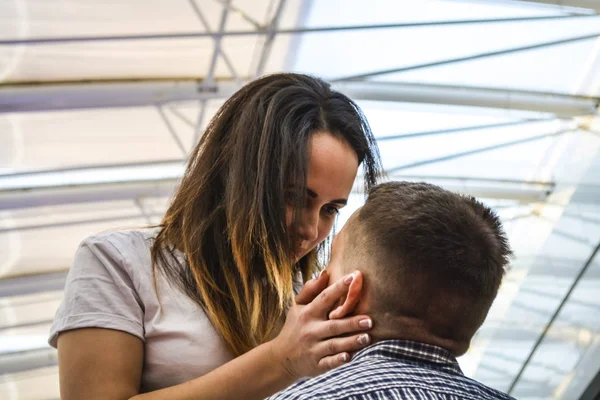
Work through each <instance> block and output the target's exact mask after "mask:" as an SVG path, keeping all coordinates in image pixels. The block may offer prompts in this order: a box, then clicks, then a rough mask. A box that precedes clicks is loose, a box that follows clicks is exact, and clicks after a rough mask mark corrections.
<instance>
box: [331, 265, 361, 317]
mask: <svg viewBox="0 0 600 400" xmlns="http://www.w3.org/2000/svg"><path fill="white" fill-rule="evenodd" d="M362 285H363V277H362V274H360V273H357V274H355V275H354V279H352V282H351V283H350V287H349V288H348V294H347V295H346V298H345V299H344V302H343V303H342V305H341V306H339V307H337V308H336V309H335V310H333V311H332V312H330V313H329V319H336V318H343V317H345V316H346V315H349V314H350V313H351V312H352V311H354V309H355V308H356V305H357V304H358V301H359V300H360V291H361V290H362Z"/></svg>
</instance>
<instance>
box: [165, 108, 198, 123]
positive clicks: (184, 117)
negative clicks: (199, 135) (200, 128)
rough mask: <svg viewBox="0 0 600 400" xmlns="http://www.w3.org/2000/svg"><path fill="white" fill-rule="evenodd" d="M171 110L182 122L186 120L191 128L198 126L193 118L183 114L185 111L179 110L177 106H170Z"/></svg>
mask: <svg viewBox="0 0 600 400" xmlns="http://www.w3.org/2000/svg"><path fill="white" fill-rule="evenodd" d="M169 110H171V112H172V113H173V115H175V116H176V117H177V118H179V119H180V120H181V121H182V122H184V123H185V124H186V125H188V126H189V127H190V128H195V127H196V124H194V123H193V122H192V120H191V119H189V118H188V117H186V116H185V115H183V113H182V112H181V111H179V110H178V109H177V108H176V107H175V106H171V107H169Z"/></svg>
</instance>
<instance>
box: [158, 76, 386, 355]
mask: <svg viewBox="0 0 600 400" xmlns="http://www.w3.org/2000/svg"><path fill="white" fill-rule="evenodd" d="M317 131H325V132H329V133H331V134H332V135H334V136H336V137H338V138H340V139H341V140H344V141H345V142H346V143H348V144H349V145H350V147H351V148H352V149H354V151H355V152H356V154H357V156H358V160H359V163H362V165H363V169H364V173H363V177H364V183H365V187H366V189H367V190H368V189H369V188H370V187H371V186H372V185H374V184H375V183H376V181H377V179H378V176H379V174H380V171H381V163H380V160H379V153H378V150H377V146H376V144H375V140H374V138H373V136H372V134H371V131H370V129H369V126H368V124H367V122H366V119H365V118H364V116H363V114H362V112H361V111H360V109H359V108H358V106H357V105H356V104H355V103H354V102H352V101H351V100H350V99H349V98H348V97H346V96H344V95H343V94H341V93H338V92H336V91H333V90H331V89H330V87H329V85H328V84H326V83H325V82H323V81H322V80H320V79H317V78H314V77H311V76H307V75H300V74H275V75H269V76H265V77H263V78H260V79H257V80H255V81H253V82H250V83H249V84H247V85H246V86H244V87H243V88H241V89H240V90H239V91H238V92H236V93H235V94H234V95H233V96H232V97H231V98H230V99H229V100H227V101H226V102H225V104H224V105H223V106H222V107H221V108H220V109H219V111H218V112H217V113H216V115H215V116H214V117H213V119H212V120H211V121H210V123H209V125H208V127H207V128H206V131H205V132H204V135H203V136H202V138H201V139H200V141H199V143H198V145H197V146H196V148H195V149H194V150H193V152H192V153H191V155H190V159H189V162H188V166H187V169H186V172H185V174H184V176H183V179H182V181H181V184H180V186H179V188H178V190H177V192H176V193H175V196H174V198H173V201H172V203H171V205H170V206H169V208H168V210H167V213H166V215H165V217H164V219H163V221H162V222H161V224H160V229H159V233H158V235H157V237H156V239H155V241H154V243H153V246H152V260H153V264H154V268H158V269H159V270H160V271H161V272H162V273H163V274H164V275H165V276H166V277H167V279H168V280H169V281H170V282H171V283H175V284H176V285H177V286H179V287H180V288H181V289H182V290H183V291H184V292H185V293H186V294H187V295H188V296H189V297H190V298H191V299H192V300H194V301H195V302H196V303H198V304H199V305H200V306H201V307H202V308H203V310H204V311H205V312H206V314H207V316H208V318H209V319H210V321H211V322H212V324H213V326H214V327H215V329H216V330H217V332H218V333H219V334H220V335H221V336H222V337H223V339H224V340H225V341H226V342H227V344H228V345H229V346H230V347H231V349H232V351H233V353H234V354H235V355H240V354H243V353H245V352H247V351H248V350H250V349H252V348H253V347H255V346H257V345H259V344H261V343H264V342H265V341H268V340H269V339H271V338H272V337H273V336H274V335H276V334H277V333H278V332H279V329H280V327H281V323H282V322H283V318H284V316H285V312H286V309H287V307H288V306H289V305H290V304H291V302H292V301H293V297H294V292H293V279H294V275H295V274H296V273H298V272H301V274H302V276H303V278H304V279H305V280H306V279H308V278H309V277H310V276H311V275H312V274H313V273H314V272H315V271H316V269H317V268H318V265H317V261H316V252H317V250H313V251H312V252H311V253H310V254H309V255H307V256H305V257H304V258H303V259H301V260H300V261H299V262H296V261H295V259H294V255H293V254H294V244H295V243H296V242H295V239H294V238H292V237H291V235H290V232H289V230H288V228H287V227H286V218H285V213H286V205H288V204H293V206H294V207H295V210H296V212H295V214H294V215H295V216H296V218H294V220H297V216H298V215H299V214H300V213H301V208H302V206H303V205H304V201H305V193H306V176H307V170H308V159H309V140H310V138H311V135H312V134H313V133H314V132H317ZM290 185H293V186H292V187H293V191H294V193H293V194H292V195H291V198H290V193H289V191H290ZM294 223H296V222H294ZM176 251H181V252H183V254H184V255H185V263H180V262H179V261H178V259H177V257H176V255H175V252H176Z"/></svg>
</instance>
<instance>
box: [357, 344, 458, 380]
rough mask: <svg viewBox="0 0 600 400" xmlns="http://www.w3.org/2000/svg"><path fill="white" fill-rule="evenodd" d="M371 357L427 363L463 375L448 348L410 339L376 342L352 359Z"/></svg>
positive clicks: (358, 359) (360, 359)
mask: <svg viewBox="0 0 600 400" xmlns="http://www.w3.org/2000/svg"><path fill="white" fill-rule="evenodd" d="M373 358H393V359H404V360H407V361H413V362H417V363H421V364H429V365H430V366H431V367H433V368H441V369H444V370H446V371H448V372H453V373H456V374H459V375H463V372H462V370H461V369H460V366H459V365H458V361H456V357H454V356H453V355H452V354H451V353H450V352H449V351H448V350H445V349H443V348H441V347H438V346H433V345H430V344H425V343H419V342H413V341H410V340H383V341H381V342H376V343H374V344H372V345H370V346H369V347H367V348H365V349H362V350H361V351H359V352H357V353H356V354H354V357H352V361H353V362H354V361H357V362H358V361H366V360H367V359H373Z"/></svg>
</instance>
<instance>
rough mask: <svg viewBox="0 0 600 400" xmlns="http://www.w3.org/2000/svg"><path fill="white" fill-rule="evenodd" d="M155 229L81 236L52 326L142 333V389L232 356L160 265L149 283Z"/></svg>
mask: <svg viewBox="0 0 600 400" xmlns="http://www.w3.org/2000/svg"><path fill="white" fill-rule="evenodd" d="M155 234H156V231H155V230H135V231H121V232H111V233H106V234H101V235H97V236H92V237H90V238H88V239H86V240H85V241H84V242H83V243H82V244H81V246H80V247H79V249H78V250H77V253H76V255H75V260H74V262H73V266H72V267H71V269H70V270H69V275H68V277H67V283H66V286H65V294H64V299H63V301H62V304H61V305H60V307H59V309H58V311H57V313H56V317H55V319H54V323H53V324H52V328H51V331H50V339H49V343H50V345H51V346H53V347H56V343H57V339H58V335H59V333H60V332H63V331H66V330H69V329H76V328H91V327H97V328H110V329H116V330H120V331H124V332H128V333H130V334H132V335H135V336H137V337H138V338H140V339H141V340H143V341H144V369H143V372H142V384H141V391H142V392H149V391H153V390H157V389H161V388H165V387H169V386H173V385H176V384H179V383H183V382H186V381H189V380H191V379H194V378H197V377H199V376H202V375H204V374H206V373H207V372H209V371H211V370H213V369H215V368H217V367H219V366H221V365H223V364H225V363H226V362H228V361H230V360H231V359H232V358H233V356H232V354H231V352H230V350H229V348H228V347H227V345H226V344H225V342H224V341H223V339H221V337H220V336H219V335H218V334H217V332H216V331H215V329H214V328H213V326H212V324H211V323H210V321H209V320H208V318H207V316H206V314H205V313H204V311H202V309H201V308H200V307H199V306H198V305H196V303H194V302H193V301H192V300H190V299H189V298H188V297H187V296H186V295H185V294H183V292H181V291H180V290H179V289H177V288H176V287H175V286H172V285H170V284H169V283H168V282H167V281H166V279H165V278H164V276H163V275H162V273H160V272H158V271H157V273H156V280H157V287H158V292H159V295H160V296H159V297H160V303H159V297H157V295H156V292H155V290H154V287H153V274H152V264H151V259H150V247H151V245H152V240H153V239H154V236H155Z"/></svg>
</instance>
